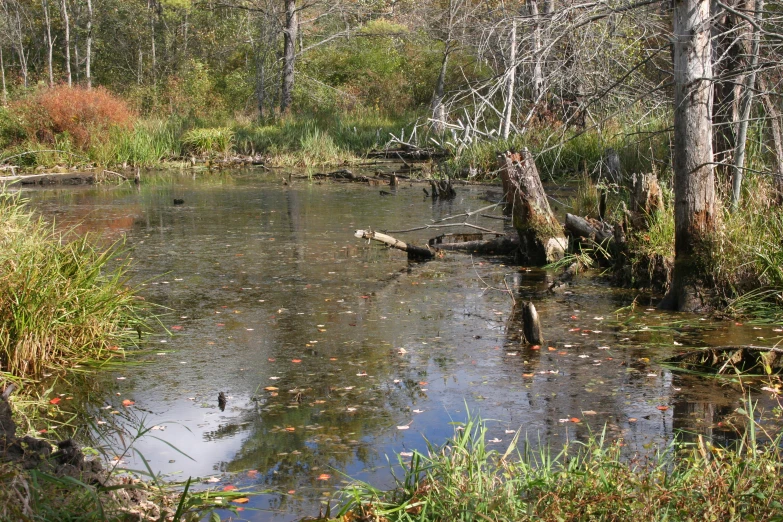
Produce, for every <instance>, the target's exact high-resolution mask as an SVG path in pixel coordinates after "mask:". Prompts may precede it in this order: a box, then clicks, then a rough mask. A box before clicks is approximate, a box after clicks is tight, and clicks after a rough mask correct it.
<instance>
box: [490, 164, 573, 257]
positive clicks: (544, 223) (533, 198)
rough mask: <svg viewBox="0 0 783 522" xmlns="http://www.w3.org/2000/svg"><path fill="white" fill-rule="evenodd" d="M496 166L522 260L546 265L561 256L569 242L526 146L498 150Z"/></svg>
mask: <svg viewBox="0 0 783 522" xmlns="http://www.w3.org/2000/svg"><path fill="white" fill-rule="evenodd" d="M498 169H499V171H500V177H501V179H502V180H503V187H504V190H506V201H507V202H510V204H511V206H512V211H511V216H512V222H513V224H514V228H516V229H517V233H518V234H519V242H520V254H521V258H522V259H521V261H522V262H523V263H528V264H533V265H545V264H547V263H552V262H554V261H557V260H558V259H562V257H563V255H564V254H565V249H566V246H567V244H568V243H567V241H566V239H565V235H564V234H563V227H562V226H561V225H560V223H559V222H558V221H557V218H555V216H554V214H553V213H552V210H551V209H550V208H549V202H548V201H547V198H546V192H544V186H543V185H542V184H541V178H540V177H539V176H538V170H537V169H536V163H535V161H534V160H533V155H532V154H530V152H529V151H528V150H527V149H524V150H523V151H522V152H521V153H512V152H506V153H503V154H500V155H499V156H498Z"/></svg>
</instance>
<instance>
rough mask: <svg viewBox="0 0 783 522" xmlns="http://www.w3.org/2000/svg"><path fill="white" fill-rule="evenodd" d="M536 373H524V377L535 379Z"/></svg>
mask: <svg viewBox="0 0 783 522" xmlns="http://www.w3.org/2000/svg"><path fill="white" fill-rule="evenodd" d="M534 375H535V373H523V374H522V377H533V376H534Z"/></svg>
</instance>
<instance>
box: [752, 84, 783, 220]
mask: <svg viewBox="0 0 783 522" xmlns="http://www.w3.org/2000/svg"><path fill="white" fill-rule="evenodd" d="M758 82H759V90H760V91H761V92H762V94H761V100H762V101H763V102H764V109H765V110H766V111H767V119H768V120H769V125H770V128H771V129H772V145H773V147H774V149H775V171H774V173H773V174H772V176H773V178H774V180H773V187H774V190H775V204H776V205H778V206H780V205H783V132H782V131H781V128H780V113H779V112H778V109H777V107H775V104H774V103H773V102H772V100H771V99H770V97H769V94H767V82H766V81H764V77H763V76H759V79H758Z"/></svg>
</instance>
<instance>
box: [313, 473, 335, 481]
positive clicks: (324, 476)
mask: <svg viewBox="0 0 783 522" xmlns="http://www.w3.org/2000/svg"><path fill="white" fill-rule="evenodd" d="M330 478H332V476H331V475H329V474H328V473H321V474H320V475H318V478H317V479H316V480H329V479H330Z"/></svg>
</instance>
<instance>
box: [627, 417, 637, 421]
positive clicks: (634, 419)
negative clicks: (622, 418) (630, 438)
mask: <svg viewBox="0 0 783 522" xmlns="http://www.w3.org/2000/svg"><path fill="white" fill-rule="evenodd" d="M628 422H636V418H635V417H631V418H630V419H628Z"/></svg>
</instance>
